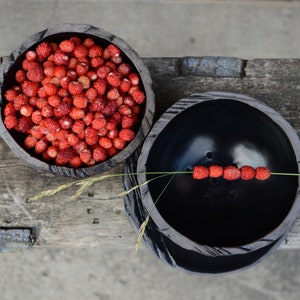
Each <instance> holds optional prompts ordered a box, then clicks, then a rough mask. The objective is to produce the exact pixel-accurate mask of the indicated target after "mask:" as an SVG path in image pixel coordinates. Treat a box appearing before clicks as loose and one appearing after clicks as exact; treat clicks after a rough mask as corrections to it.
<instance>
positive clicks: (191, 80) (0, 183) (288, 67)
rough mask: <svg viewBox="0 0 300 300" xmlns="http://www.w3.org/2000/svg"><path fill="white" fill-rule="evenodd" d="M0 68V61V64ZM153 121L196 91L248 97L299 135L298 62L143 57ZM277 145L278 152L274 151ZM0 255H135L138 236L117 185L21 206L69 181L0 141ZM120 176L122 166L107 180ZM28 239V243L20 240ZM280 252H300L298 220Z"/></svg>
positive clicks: (105, 183) (117, 180) (105, 184)
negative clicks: (68, 250) (64, 251)
mask: <svg viewBox="0 0 300 300" xmlns="http://www.w3.org/2000/svg"><path fill="white" fill-rule="evenodd" d="M0 62H1V61H0ZM144 62H145V63H146V65H147V66H148V67H149V70H150V73H151V76H152V79H153V88H154V93H155V96H156V104H157V112H156V118H158V117H159V116H160V115H161V114H162V113H163V111H164V110H165V109H166V108H168V107H169V106H170V105H172V104H173V103H174V102H176V101H177V100H179V99H181V98H182V97H184V96H188V95H190V94H193V93H196V92H206V91H226V92H235V93H243V94H248V95H250V96H252V97H255V98H257V99H259V100H261V101H263V102H265V103H266V104H268V105H269V106H271V107H272V108H274V109H275V110H277V111H278V112H279V113H281V114H282V115H283V116H284V117H285V118H286V119H287V120H288V121H289V122H290V123H291V125H292V126H293V127H294V128H295V130H296V131H297V133H298V134H300V118H299V117H300V106H299V105H300V104H298V102H299V101H298V97H299V90H300V60H297V59H281V60H276V59H256V60H251V61H246V60H242V59H237V58H226V57H219V58H217V57H202V58H201V57H196V58H145V59H144ZM279 146H280V145H279ZM0 170H1V172H0V190H1V193H0V251H9V250H12V251H13V250H18V249H24V248H30V247H32V246H34V247H106V248H109V247H111V248H130V249H132V250H134V243H135V239H136V234H135V232H134V231H133V229H132V227H131V225H130V224H129V221H128V220H127V217H126V216H125V213H124V208H123V199H122V198H121V197H118V194H119V193H121V192H122V191H123V185H122V180H121V178H114V179H108V180H105V181H103V182H100V183H97V184H96V185H94V186H93V187H90V188H89V189H88V191H86V192H85V193H84V194H83V195H81V196H80V197H79V199H78V200H76V201H70V196H71V195H72V194H73V193H74V190H72V189H69V190H65V191H63V192H61V193H59V194H57V195H56V196H53V197H51V198H44V199H41V200H39V201H37V202H33V203H26V199H27V198H28V197H31V196H34V195H36V194H37V193H39V192H40V191H42V190H44V189H48V188H51V187H52V188H53V187H56V186H58V185H61V184H63V183H67V182H69V181H71V180H72V179H69V178H64V177H58V176H55V175H53V174H49V173H46V172H37V171H36V170H34V169H32V168H30V167H28V166H26V165H25V164H24V163H23V162H22V161H21V160H20V159H18V158H17V157H15V155H14V154H13V153H12V152H11V151H10V150H9V148H8V147H7V145H6V144H5V142H4V141H2V140H1V141H0ZM120 172H122V166H119V167H117V168H115V169H113V170H112V171H111V173H120ZM26 239H27V240H26ZM281 248H282V249H288V248H300V217H299V219H298V220H297V222H296V223H295V226H294V228H293V229H292V230H291V232H290V233H289V235H288V237H287V239H286V241H285V243H284V244H282V246H281Z"/></svg>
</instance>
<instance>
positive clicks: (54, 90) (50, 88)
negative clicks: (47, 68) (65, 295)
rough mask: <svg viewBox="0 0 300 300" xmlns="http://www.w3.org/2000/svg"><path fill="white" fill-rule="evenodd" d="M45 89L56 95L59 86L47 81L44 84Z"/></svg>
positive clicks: (47, 92)
mask: <svg viewBox="0 0 300 300" xmlns="http://www.w3.org/2000/svg"><path fill="white" fill-rule="evenodd" d="M44 90H45V92H46V94H47V95H48V96H52V95H56V93H57V86H56V85H55V84H52V83H46V84H45V85H44Z"/></svg>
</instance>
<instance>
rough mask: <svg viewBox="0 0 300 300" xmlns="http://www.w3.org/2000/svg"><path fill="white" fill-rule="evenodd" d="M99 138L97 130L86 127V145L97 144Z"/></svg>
mask: <svg viewBox="0 0 300 300" xmlns="http://www.w3.org/2000/svg"><path fill="white" fill-rule="evenodd" d="M98 140H99V137H98V133H97V130H95V129H94V128H92V127H87V128H86V130H85V142H86V143H87V144H88V145H95V144H97V143H98Z"/></svg>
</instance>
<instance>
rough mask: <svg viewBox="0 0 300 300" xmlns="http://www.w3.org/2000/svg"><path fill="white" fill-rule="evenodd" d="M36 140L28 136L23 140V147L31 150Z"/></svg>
mask: <svg viewBox="0 0 300 300" xmlns="http://www.w3.org/2000/svg"><path fill="white" fill-rule="evenodd" d="M37 141H38V140H37V139H36V138H35V137H34V136H32V135H28V136H27V137H26V138H25V140H24V146H25V147H26V148H27V149H31V148H34V147H35V145H36V143H37Z"/></svg>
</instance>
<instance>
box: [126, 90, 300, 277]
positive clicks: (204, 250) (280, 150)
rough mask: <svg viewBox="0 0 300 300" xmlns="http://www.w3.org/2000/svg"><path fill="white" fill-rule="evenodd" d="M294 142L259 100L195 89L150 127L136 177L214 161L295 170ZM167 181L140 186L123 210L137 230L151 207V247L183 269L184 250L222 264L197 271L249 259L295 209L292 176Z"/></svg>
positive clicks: (269, 244)
mask: <svg viewBox="0 0 300 300" xmlns="http://www.w3.org/2000/svg"><path fill="white" fill-rule="evenodd" d="M299 146H300V144H299V139H298V136H297V134H296V133H295V132H294V130H293V128H292V127H291V126H290V125H289V124H288V123H287V121H286V120H285V119H284V118H283V117H282V116H281V115H279V114H278V113H277V112H275V111H274V110H273V109H271V108H270V107H268V106H266V105H265V104H263V103H261V102H259V101H257V100H255V99H253V98H250V97H248V96H244V95H237V94H229V93H204V94H196V95H192V96H191V97H188V98H184V99H181V100H180V101H179V102H177V103H176V104H174V105H173V106H172V107H171V108H169V109H168V110H167V111H166V113H165V114H164V115H163V116H162V117H161V118H160V119H159V120H158V122H157V123H156V124H155V125H154V127H153V129H152V130H151V132H150V133H149V135H148V137H147V139H146V140H145V143H144V145H143V148H142V150H141V153H140V156H139V159H138V163H137V167H136V170H137V172H139V173H140V174H139V175H138V176H137V177H136V178H135V180H136V183H137V184H141V183H143V182H145V181H147V180H149V179H152V178H154V177H155V176H154V175H146V174H145V172H160V171H161V172H166V171H188V170H192V168H193V166H195V165H207V166H209V165H213V164H218V165H221V166H227V165H236V166H238V167H242V166H243V165H251V166H253V167H258V166H265V167H267V168H269V169H270V170H271V172H272V171H273V172H289V173H298V172H299V168H298V161H299V156H300V153H299V149H300V147H299ZM131 164H132V161H131ZM124 180H125V179H124ZM126 180H127V183H126V184H127V186H128V185H129V186H130V185H134V182H133V179H131V181H128V179H126ZM169 180H170V176H167V177H164V178H160V179H156V180H153V181H151V182H149V183H148V184H146V185H143V186H141V188H140V191H139V194H137V193H136V194H134V195H132V196H131V198H130V197H129V198H127V199H125V204H126V210H127V212H128V214H129V216H130V218H131V220H132V222H133V224H135V227H136V228H138V227H139V225H138V224H139V222H140V221H141V220H143V219H144V218H145V217H146V215H147V213H148V212H149V211H151V223H150V229H149V230H150V232H151V233H150V234H149V236H151V237H150V239H151V238H152V237H153V236H155V239H157V240H156V241H155V242H154V243H156V244H157V243H160V250H159V253H158V252H157V249H158V248H157V247H153V246H150V248H152V249H153V250H154V251H155V252H156V254H158V255H159V256H163V257H167V256H169V255H171V257H173V259H174V260H175V261H174V263H172V264H175V265H176V264H177V263H176V261H177V260H178V259H180V264H181V265H185V262H186V265H185V267H184V268H185V269H188V270H190V271H193V266H192V265H191V263H192V261H190V258H188V257H186V258H185V256H184V255H183V253H186V254H187V253H193V255H194V256H195V257H197V255H199V257H201V259H204V261H202V263H203V264H204V265H205V264H206V262H207V261H211V262H212V261H214V264H215V263H216V261H218V260H221V261H222V263H224V265H223V267H222V268H221V269H222V270H221V269H218V268H216V269H215V267H216V266H215V267H213V269H214V270H208V269H207V270H206V271H205V270H204V269H202V271H203V272H204V271H205V272H204V273H214V272H226V271H232V270H234V269H237V268H242V267H245V266H247V265H250V264H253V263H254V262H256V261H258V260H259V259H261V257H263V256H264V255H265V254H266V253H268V252H270V251H271V250H272V249H275V248H276V247H277V246H278V245H279V241H281V240H282V239H283V238H284V237H285V236H286V234H287V233H288V231H289V228H290V226H291V225H292V224H293V222H294V221H295V219H296V217H297V215H298V213H299V204H300V198H299V178H298V177H292V176H275V175H273V176H271V177H270V178H269V179H268V180H266V181H259V180H251V181H243V180H241V179H239V180H236V181H232V182H230V181H227V180H225V179H223V178H218V179H209V178H208V179H205V180H202V181H197V180H194V179H193V178H192V176H191V174H182V175H176V176H175V177H174V178H173V179H172V181H170V183H169V185H168V186H167V188H166V189H165V190H164V188H165V187H166V185H167V184H168V182H169ZM130 182H132V183H130ZM126 184H125V186H126ZM163 190H164V192H163V194H162V195H161V196H160V194H161V192H162V191H163ZM158 197H159V201H158V202H157V203H156V204H155V201H156V199H157V198H158ZM137 212H138V214H139V215H140V216H139V217H138V218H136V217H135V216H136V215H137ZM138 219H139V221H137V220H138ZM153 232H155V235H153ZM162 241H163V245H164V246H163V247H162V248H161V243H162ZM146 244H152V245H153V240H151V241H150V240H149V237H146ZM164 247H165V248H164ZM162 253H163V254H162ZM172 253H173V254H172ZM258 253H260V254H259V255H258V256H257V254H258ZM244 255H247V259H246V256H244ZM176 257H177V258H176ZM179 257H180V258H179ZM220 257H222V259H221V258H220ZM225 257H228V258H225ZM230 257H231V259H232V260H231V259H230ZM201 259H200V260H201ZM244 259H245V261H247V263H245V264H244V263H243V262H242V261H244ZM248 259H249V260H248ZM169 261H171V260H170V259H169ZM188 261H189V262H188ZM225 261H226V262H225ZM233 261H235V262H233ZM245 261H244V262H245ZM250 261H251V262H250ZM230 262H232V263H233V265H235V267H233V266H230ZM202 263H201V262H200V265H198V267H197V268H198V270H199V272H202V271H201V265H202ZM228 264H229V265H228ZM204 265H203V267H204ZM197 268H196V269H197ZM194 271H195V270H194Z"/></svg>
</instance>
